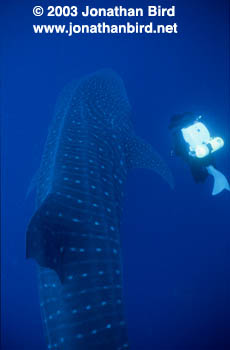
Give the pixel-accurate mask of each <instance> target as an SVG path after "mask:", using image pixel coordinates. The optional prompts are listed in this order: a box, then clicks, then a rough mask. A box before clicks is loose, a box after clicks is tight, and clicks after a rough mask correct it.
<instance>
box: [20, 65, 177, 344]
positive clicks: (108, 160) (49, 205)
mask: <svg viewBox="0 0 230 350" xmlns="http://www.w3.org/2000/svg"><path fill="white" fill-rule="evenodd" d="M129 115H130V105H129V102H128V98H127V95H126V91H125V88H124V85H123V82H122V80H121V79H120V78H119V77H118V76H117V75H116V74H115V73H113V72H112V71H110V70H104V71H99V72H97V73H94V74H92V75H89V76H87V77H86V78H84V79H82V80H80V81H79V82H77V83H73V84H71V85H70V86H69V87H68V88H66V89H65V90H64V92H63V93H62V95H61V97H60V98H59V102H58V104H57V108H56V112H55V116H54V120H53V122H52V125H51V128H50V131H49V135H48V139H47V142H46V146H45V151H44V154H43V158H42V163H41V167H40V175H39V181H38V185H37V200H36V212H35V214H34V216H33V218H32V219H31V222H30V224H29V226H28V231H27V257H28V258H34V259H35V260H36V261H37V262H38V264H39V281H40V298H41V312H42V318H43V323H44V326H45V330H46V338H47V344H48V349H52V350H75V349H76V350H105V349H106V350H122V349H127V348H128V341H127V333H126V325H125V321H124V315H123V301H122V266H121V246H120V218H121V212H122V196H123V184H124V181H125V179H126V174H127V171H128V169H129V168H132V167H146V168H152V169H154V170H155V171H156V172H158V173H159V174H160V175H161V176H162V177H163V178H164V179H165V180H166V181H167V182H169V183H170V185H172V178H171V174H170V171H169V170H168V168H167V166H166V165H165V163H164V162H163V160H162V159H161V157H160V156H159V155H158V154H157V153H156V152H154V151H153V150H152V148H151V146H150V145H147V144H145V143H144V142H143V141H142V140H141V139H138V138H137V137H136V136H135V134H134V131H133V127H132V124H131V122H130V119H129Z"/></svg>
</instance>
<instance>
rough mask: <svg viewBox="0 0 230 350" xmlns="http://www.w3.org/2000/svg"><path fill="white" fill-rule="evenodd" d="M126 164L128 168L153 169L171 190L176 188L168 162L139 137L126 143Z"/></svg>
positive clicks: (131, 138)
mask: <svg viewBox="0 0 230 350" xmlns="http://www.w3.org/2000/svg"><path fill="white" fill-rule="evenodd" d="M126 162H127V166H128V168H146V169H152V170H154V171H155V172H156V173H157V174H159V175H160V176H161V177H162V178H163V179H164V180H165V181H166V182H167V183H168V184H169V186H170V187H171V188H174V179H173V175H172V173H171V170H170V169H169V167H168V165H167V164H166V162H165V161H164V160H163V158H162V157H161V156H160V155H159V154H158V153H157V152H156V151H155V150H154V149H153V147H152V146H151V145H150V144H148V143H146V142H145V141H144V140H142V139H141V138H139V137H135V136H134V137H130V138H129V140H128V141H127V143H126Z"/></svg>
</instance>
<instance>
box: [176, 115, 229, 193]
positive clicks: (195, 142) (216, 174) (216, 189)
mask: <svg viewBox="0 0 230 350" xmlns="http://www.w3.org/2000/svg"><path fill="white" fill-rule="evenodd" d="M179 117H180V116H175V117H174V118H173V120H172V121H171V126H170V129H175V128H176V130H177V132H178V129H179V130H180V133H181V134H182V137H183V139H184V141H185V142H186V144H187V146H188V149H187V153H188V154H187V156H188V159H190V160H191V163H192V162H201V163H200V164H202V162H203V164H206V165H205V168H206V170H207V173H208V174H210V175H212V176H213V178H214V186H213V191H212V195H217V194H218V193H221V192H222V191H223V190H225V189H226V190H228V191H230V185H229V182H228V180H227V179H226V177H225V176H224V174H222V173H221V172H220V171H218V170H217V169H215V167H214V166H213V165H212V164H210V163H208V162H207V161H206V159H208V157H210V156H211V155H212V154H213V153H215V152H217V151H218V150H220V149H221V148H222V147H223V146H224V140H223V139H222V138H221V137H211V136H210V133H209V130H208V129H207V127H206V126H205V124H204V123H202V122H201V121H200V119H201V118H202V117H201V116H199V117H198V118H195V117H194V116H193V115H192V114H189V113H185V114H184V115H182V116H181V119H180V118H179ZM181 153H183V152H181ZM202 159H203V160H204V161H202Z"/></svg>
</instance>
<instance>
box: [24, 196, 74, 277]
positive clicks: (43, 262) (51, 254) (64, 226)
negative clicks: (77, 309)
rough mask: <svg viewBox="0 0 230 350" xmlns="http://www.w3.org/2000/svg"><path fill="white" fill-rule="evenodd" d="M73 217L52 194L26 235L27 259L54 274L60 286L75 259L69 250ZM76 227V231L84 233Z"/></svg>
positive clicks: (32, 221)
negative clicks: (67, 265) (66, 266)
mask: <svg viewBox="0 0 230 350" xmlns="http://www.w3.org/2000/svg"><path fill="white" fill-rule="evenodd" d="M71 215H72V213H71V210H70V209H68V207H66V206H65V204H64V203H61V202H60V199H58V198H57V195H55V194H50V195H48V197H47V198H46V199H45V200H44V202H43V203H42V205H41V206H40V208H38V209H37V211H36V212H35V214H34V216H33V217H32V219H31V221H30V223H29V225H28V228H27V232H26V258H28V259H29V258H32V259H34V260H35V261H36V262H37V263H38V264H39V265H40V266H42V267H46V268H50V269H52V270H55V271H56V273H57V274H58V276H59V278H60V281H61V282H63V280H64V277H65V276H64V268H65V264H66V263H69V262H71V259H72V256H73V254H72V255H71V254H70V253H69V249H67V248H68V246H71V243H73V240H74V237H73V235H72V231H73V227H71V225H72V226H73V225H74V223H73V222H72V223H71V221H70V220H69V218H70V216H71ZM75 226H76V227H74V229H76V230H78V229H79V230H81V228H79V227H77V224H76V225H75Z"/></svg>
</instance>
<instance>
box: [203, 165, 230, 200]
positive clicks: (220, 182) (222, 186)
mask: <svg viewBox="0 0 230 350" xmlns="http://www.w3.org/2000/svg"><path fill="white" fill-rule="evenodd" d="M207 170H208V173H209V174H210V175H212V176H213V178H214V186H213V190H212V195H213V196H215V195H217V194H219V193H221V192H222V191H223V190H227V191H230V185H229V182H228V180H227V179H226V177H225V176H224V174H222V173H221V172H220V171H218V170H217V169H215V168H214V167H213V166H212V165H210V166H208V167H207Z"/></svg>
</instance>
